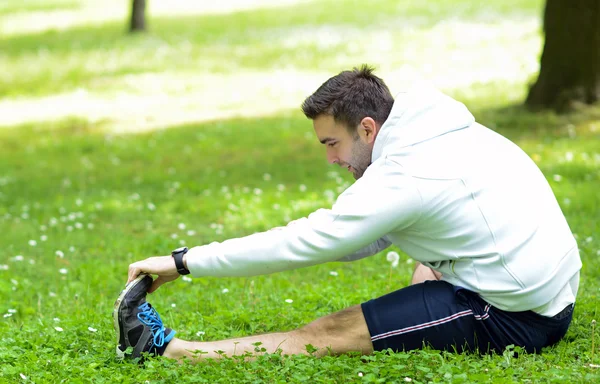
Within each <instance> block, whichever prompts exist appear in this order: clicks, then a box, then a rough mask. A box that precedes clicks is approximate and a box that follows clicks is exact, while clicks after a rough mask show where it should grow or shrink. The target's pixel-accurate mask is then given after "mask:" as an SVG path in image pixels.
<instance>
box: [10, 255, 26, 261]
mask: <svg viewBox="0 0 600 384" xmlns="http://www.w3.org/2000/svg"><path fill="white" fill-rule="evenodd" d="M24 259H25V258H24V257H23V255H17V256H15V257H14V258H13V260H14V261H23V260H24Z"/></svg>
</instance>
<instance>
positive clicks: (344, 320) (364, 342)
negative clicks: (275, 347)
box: [290, 305, 372, 355]
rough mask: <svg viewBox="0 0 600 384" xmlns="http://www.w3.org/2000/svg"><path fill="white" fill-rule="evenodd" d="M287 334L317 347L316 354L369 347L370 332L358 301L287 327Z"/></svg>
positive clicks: (363, 350)
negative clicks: (292, 328)
mask: <svg viewBox="0 0 600 384" xmlns="http://www.w3.org/2000/svg"><path fill="white" fill-rule="evenodd" d="M290 336H291V337H293V338H294V339H295V340H296V342H299V343H302V344H303V345H308V344H310V345H312V346H314V347H317V348H319V349H320V352H318V354H319V355H324V354H326V353H329V352H331V353H334V354H339V353H346V352H349V351H361V352H363V353H370V352H371V351H372V343H371V335H370V334H369V329H368V328H367V324H366V321H365V318H364V315H363V313H362V309H361V306H360V305H355V306H352V307H349V308H346V309H343V310H341V311H339V312H335V313H333V314H331V315H328V316H325V317H321V318H319V319H316V320H314V321H313V322H311V323H309V324H307V325H305V326H303V327H301V328H299V329H297V330H294V331H291V332H290Z"/></svg>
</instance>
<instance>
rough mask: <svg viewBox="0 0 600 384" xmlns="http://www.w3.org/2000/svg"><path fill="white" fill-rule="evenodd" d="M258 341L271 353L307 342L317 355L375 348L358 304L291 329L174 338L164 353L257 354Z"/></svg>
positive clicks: (302, 349) (302, 347)
mask: <svg viewBox="0 0 600 384" xmlns="http://www.w3.org/2000/svg"><path fill="white" fill-rule="evenodd" d="M259 342H260V343H261V345H260V347H259V348H265V349H266V351H267V352H268V353H273V352H275V351H277V349H281V351H282V352H283V354H285V355H296V354H308V352H307V350H306V345H308V344H310V345H312V346H314V347H316V348H318V350H317V352H316V353H315V354H316V356H324V355H327V354H328V353H331V354H333V355H339V354H343V353H347V352H353V351H357V352H360V353H362V354H370V353H372V352H373V344H372V343H371V335H370V334H369V329H368V328H367V323H366V322H365V318H364V315H363V313H362V309H361V307H360V305H355V306H353V307H350V308H347V309H343V310H341V311H339V312H336V313H333V314H331V315H328V316H325V317H322V318H319V319H317V320H315V321H313V322H312V323H310V324H308V325H306V326H304V327H302V328H299V329H295V330H293V331H289V332H279V333H268V334H264V335H256V336H249V337H243V338H239V339H229V340H221V341H209V342H195V341H184V340H180V339H177V338H174V339H173V340H171V341H170V342H169V344H168V346H167V349H166V350H165V353H164V356H166V357H169V358H172V359H181V358H183V357H187V358H189V359H190V360H191V361H192V362H198V361H200V360H201V359H203V358H207V357H208V358H219V357H221V355H220V354H218V353H217V352H216V351H223V352H224V355H226V356H229V357H231V356H234V355H242V354H244V353H246V352H250V353H252V354H255V348H256V346H255V345H253V344H256V343H259ZM197 351H202V352H203V353H198V352H197Z"/></svg>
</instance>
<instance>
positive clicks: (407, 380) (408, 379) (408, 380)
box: [404, 377, 412, 383]
mask: <svg viewBox="0 0 600 384" xmlns="http://www.w3.org/2000/svg"><path fill="white" fill-rule="evenodd" d="M404 381H406V382H407V383H410V382H411V381H412V379H411V378H410V377H405V378H404Z"/></svg>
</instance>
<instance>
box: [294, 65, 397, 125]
mask: <svg viewBox="0 0 600 384" xmlns="http://www.w3.org/2000/svg"><path fill="white" fill-rule="evenodd" d="M393 104H394V98H393V97H392V94H391V93H390V90H389V89H388V87H387V85H385V83H384V82H383V80H381V79H380V78H379V77H377V76H375V75H373V68H372V67H370V66H368V65H367V64H363V65H362V66H360V68H353V69H352V70H351V71H343V72H340V73H339V74H338V75H336V76H333V77H332V78H330V79H329V80H327V81H326V82H324V83H323V84H322V85H321V86H320V87H319V89H317V90H316V92H315V93H313V94H312V95H310V96H309V97H307V98H306V100H304V103H302V112H304V114H305V115H306V117H308V118H309V119H311V120H314V119H315V118H316V117H317V116H319V115H321V114H326V115H331V116H333V119H334V120H335V121H336V122H338V123H343V124H345V125H346V127H347V128H348V130H349V131H350V132H351V133H355V132H356V126H357V125H358V124H360V121H361V120H362V119H364V118H365V117H371V118H373V120H375V122H377V123H378V124H380V125H381V124H383V123H384V122H385V120H386V119H387V118H388V116H389V114H390V111H391V110H392V105H393Z"/></svg>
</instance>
